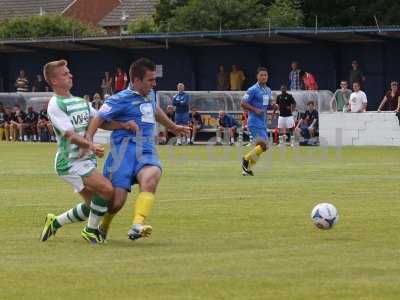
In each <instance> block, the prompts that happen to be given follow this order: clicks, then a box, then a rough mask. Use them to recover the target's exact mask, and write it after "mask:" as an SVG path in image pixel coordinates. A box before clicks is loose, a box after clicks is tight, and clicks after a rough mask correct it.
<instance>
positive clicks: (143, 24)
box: [128, 17, 159, 34]
mask: <svg viewBox="0 0 400 300" xmlns="http://www.w3.org/2000/svg"><path fill="white" fill-rule="evenodd" d="M158 31H159V30H158V26H157V25H156V24H155V22H154V19H153V18H152V17H140V18H138V19H136V20H133V21H131V22H130V23H129V24H128V33H129V34H135V33H152V32H158Z"/></svg>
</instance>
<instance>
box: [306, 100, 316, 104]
mask: <svg viewBox="0 0 400 300" xmlns="http://www.w3.org/2000/svg"><path fill="white" fill-rule="evenodd" d="M310 104H312V105H315V103H314V101H312V100H310V101H308V102H307V105H310Z"/></svg>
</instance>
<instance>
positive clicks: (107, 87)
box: [101, 72, 113, 97]
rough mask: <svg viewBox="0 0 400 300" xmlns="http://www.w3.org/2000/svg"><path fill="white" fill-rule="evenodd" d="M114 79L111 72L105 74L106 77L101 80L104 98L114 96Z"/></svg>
mask: <svg viewBox="0 0 400 300" xmlns="http://www.w3.org/2000/svg"><path fill="white" fill-rule="evenodd" d="M112 83H113V82H112V77H111V75H110V72H104V77H103V78H102V79H101V93H102V95H103V97H104V96H105V95H106V94H107V95H112Z"/></svg>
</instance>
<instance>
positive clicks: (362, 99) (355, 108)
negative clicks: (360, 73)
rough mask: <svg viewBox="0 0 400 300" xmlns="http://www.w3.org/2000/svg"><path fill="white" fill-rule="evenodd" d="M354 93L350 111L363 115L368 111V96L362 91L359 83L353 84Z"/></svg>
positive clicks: (351, 98)
mask: <svg viewBox="0 0 400 300" xmlns="http://www.w3.org/2000/svg"><path fill="white" fill-rule="evenodd" d="M353 91H354V92H353V93H351V95H350V101H349V105H350V111H351V112H355V113H362V112H366V111H367V103H368V100H367V95H365V93H364V92H363V91H361V89H360V84H359V83H358V82H354V83H353Z"/></svg>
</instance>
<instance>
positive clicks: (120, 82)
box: [114, 67, 128, 93]
mask: <svg viewBox="0 0 400 300" xmlns="http://www.w3.org/2000/svg"><path fill="white" fill-rule="evenodd" d="M127 82H128V76H127V75H126V73H125V72H124V71H122V69H121V68H120V67H118V68H117V73H116V74H115V88H114V90H115V93H118V92H120V91H122V90H124V89H126V84H127Z"/></svg>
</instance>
